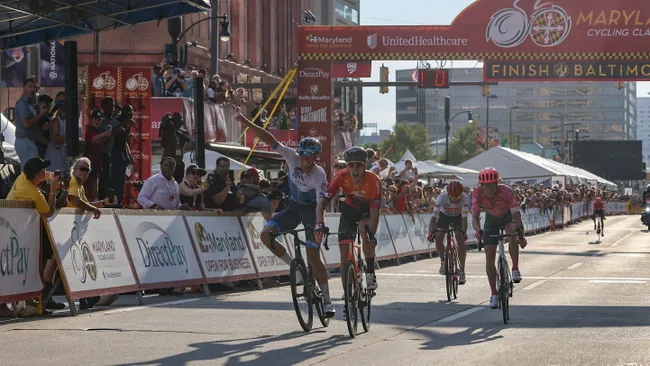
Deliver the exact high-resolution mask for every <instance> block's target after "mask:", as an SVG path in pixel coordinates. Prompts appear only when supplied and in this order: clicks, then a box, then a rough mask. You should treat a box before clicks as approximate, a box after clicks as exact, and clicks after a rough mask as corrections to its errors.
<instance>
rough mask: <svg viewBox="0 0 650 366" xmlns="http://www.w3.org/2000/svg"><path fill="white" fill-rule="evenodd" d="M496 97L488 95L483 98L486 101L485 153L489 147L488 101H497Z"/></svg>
mask: <svg viewBox="0 0 650 366" xmlns="http://www.w3.org/2000/svg"><path fill="white" fill-rule="evenodd" d="M498 97H499V96H498V95H496V94H490V95H488V96H486V97H485V99H486V100H487V108H486V109H487V111H486V113H485V151H487V150H488V149H489V147H490V145H489V144H490V99H497V98H498Z"/></svg>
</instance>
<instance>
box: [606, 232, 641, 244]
mask: <svg viewBox="0 0 650 366" xmlns="http://www.w3.org/2000/svg"><path fill="white" fill-rule="evenodd" d="M635 232H637V231H636V230H634V231H630V232H629V233H627V234H625V235H623V237H622V238H620V239H618V240H617V241H615V242H614V243H613V244H612V245H610V246H611V247H615V246H617V245H618V243H620V242H622V241H623V240H624V239H625V238H627V237H628V236H630V235H632V234H633V233H635Z"/></svg>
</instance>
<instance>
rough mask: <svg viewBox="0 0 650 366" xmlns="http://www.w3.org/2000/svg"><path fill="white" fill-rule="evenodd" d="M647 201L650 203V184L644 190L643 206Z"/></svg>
mask: <svg viewBox="0 0 650 366" xmlns="http://www.w3.org/2000/svg"><path fill="white" fill-rule="evenodd" d="M646 203H650V184H648V185H647V186H646V187H645V192H643V203H641V207H643V206H644V205H645V204H646Z"/></svg>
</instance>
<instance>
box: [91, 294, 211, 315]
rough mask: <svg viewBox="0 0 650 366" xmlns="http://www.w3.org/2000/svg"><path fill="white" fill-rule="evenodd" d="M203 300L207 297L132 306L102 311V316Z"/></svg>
mask: <svg viewBox="0 0 650 366" xmlns="http://www.w3.org/2000/svg"><path fill="white" fill-rule="evenodd" d="M201 299H205V297H197V298H193V299H183V300H175V301H167V302H161V303H158V304H151V305H143V306H131V307H128V308H123V309H115V310H108V311H102V312H101V314H102V315H108V314H116V313H123V312H127V311H135V310H144V309H149V308H159V307H163V306H170V305H180V304H187V303H188V302H194V301H199V300H201Z"/></svg>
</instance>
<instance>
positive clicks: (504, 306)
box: [489, 226, 519, 324]
mask: <svg viewBox="0 0 650 366" xmlns="http://www.w3.org/2000/svg"><path fill="white" fill-rule="evenodd" d="M489 237H491V238H497V239H498V240H499V254H498V256H497V293H498V296H499V308H500V309H501V311H502V312H503V323H504V324H508V320H510V298H511V297H512V293H513V291H514V288H515V285H514V282H513V281H512V272H511V271H510V266H509V265H508V260H507V259H506V250H505V247H504V244H503V243H504V241H505V238H512V237H519V234H516V233H515V234H506V233H505V229H504V227H503V226H501V228H500V229H499V234H498V235H489Z"/></svg>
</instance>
